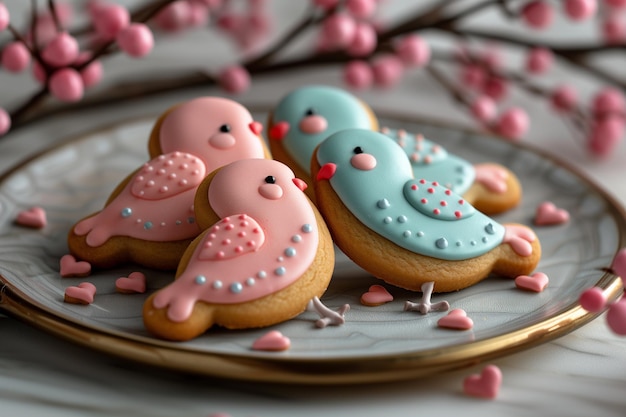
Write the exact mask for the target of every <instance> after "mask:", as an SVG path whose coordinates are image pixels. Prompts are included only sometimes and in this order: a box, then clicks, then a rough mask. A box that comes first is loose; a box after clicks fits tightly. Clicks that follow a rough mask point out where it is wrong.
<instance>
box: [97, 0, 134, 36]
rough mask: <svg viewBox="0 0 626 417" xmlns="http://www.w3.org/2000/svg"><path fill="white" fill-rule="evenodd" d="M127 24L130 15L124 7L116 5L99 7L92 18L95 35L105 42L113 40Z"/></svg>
mask: <svg viewBox="0 0 626 417" xmlns="http://www.w3.org/2000/svg"><path fill="white" fill-rule="evenodd" d="M129 24H130V13H129V12H128V10H127V9H126V8H125V7H122V6H120V5H118V4H108V5H104V6H101V7H100V8H98V9H97V10H96V13H95V14H94V16H93V25H94V28H95V29H96V33H97V34H98V35H99V36H100V37H101V38H102V39H103V40H107V41H108V40H112V39H114V38H115V37H116V36H117V35H118V34H119V33H120V32H121V31H122V30H123V29H125V28H126V27H128V25H129Z"/></svg>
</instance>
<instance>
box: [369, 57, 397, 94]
mask: <svg viewBox="0 0 626 417" xmlns="http://www.w3.org/2000/svg"><path fill="white" fill-rule="evenodd" d="M372 72H373V74H374V82H375V83H376V85H378V86H380V87H384V88H388V87H392V86H394V85H395V84H396V83H398V81H400V79H401V78H402V75H403V74H404V66H403V65H402V61H401V60H400V58H398V57H397V56H395V55H382V56H380V57H378V58H377V59H376V60H375V61H374V62H373V64H372Z"/></svg>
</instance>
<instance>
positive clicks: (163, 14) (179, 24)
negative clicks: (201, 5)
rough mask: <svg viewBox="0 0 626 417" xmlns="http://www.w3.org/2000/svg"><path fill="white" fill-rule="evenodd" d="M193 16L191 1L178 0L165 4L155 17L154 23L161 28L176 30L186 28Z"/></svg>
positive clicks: (169, 30)
mask: <svg viewBox="0 0 626 417" xmlns="http://www.w3.org/2000/svg"><path fill="white" fill-rule="evenodd" d="M190 18H191V7H189V3H188V2H186V1H183V0H178V1H175V2H173V3H170V4H168V5H167V6H165V7H164V8H163V9H162V10H161V11H160V12H159V13H158V14H157V15H156V16H155V17H154V23H155V24H156V25H157V26H158V27H159V29H162V30H165V31H168V32H176V31H179V30H181V29H184V28H185V27H186V26H187V24H188V23H189V21H190Z"/></svg>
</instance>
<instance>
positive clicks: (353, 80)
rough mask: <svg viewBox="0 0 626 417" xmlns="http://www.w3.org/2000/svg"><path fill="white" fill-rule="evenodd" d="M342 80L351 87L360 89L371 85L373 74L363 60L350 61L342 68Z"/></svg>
mask: <svg viewBox="0 0 626 417" xmlns="http://www.w3.org/2000/svg"><path fill="white" fill-rule="evenodd" d="M343 80H344V82H345V83H346V84H347V85H348V86H349V87H351V88H354V89H356V90H362V89H365V88H369V87H371V86H372V83H373V82H374V74H373V72H372V68H371V67H370V66H369V64H368V63H367V62H365V61H351V62H349V63H348V64H347V65H346V66H345V67H344V69H343Z"/></svg>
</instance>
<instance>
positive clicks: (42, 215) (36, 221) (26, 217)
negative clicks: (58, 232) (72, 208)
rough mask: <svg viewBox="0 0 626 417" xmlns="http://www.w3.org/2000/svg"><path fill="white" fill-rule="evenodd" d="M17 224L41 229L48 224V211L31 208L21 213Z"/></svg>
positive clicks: (16, 220)
mask: <svg viewBox="0 0 626 417" xmlns="http://www.w3.org/2000/svg"><path fill="white" fill-rule="evenodd" d="M15 222H16V223H17V224H19V225H20V226H26V227H32V228H33V229H41V228H43V227H45V226H46V224H48V221H47V219H46V211H45V210H44V209H42V208H41V207H31V208H30V209H28V210H24V211H21V212H20V213H19V214H18V215H17V218H16V219H15Z"/></svg>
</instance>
